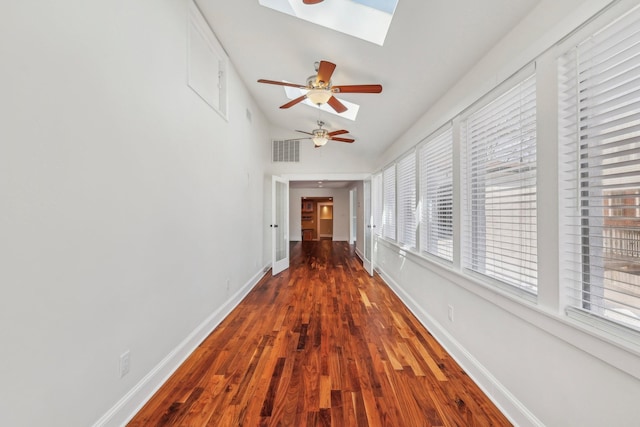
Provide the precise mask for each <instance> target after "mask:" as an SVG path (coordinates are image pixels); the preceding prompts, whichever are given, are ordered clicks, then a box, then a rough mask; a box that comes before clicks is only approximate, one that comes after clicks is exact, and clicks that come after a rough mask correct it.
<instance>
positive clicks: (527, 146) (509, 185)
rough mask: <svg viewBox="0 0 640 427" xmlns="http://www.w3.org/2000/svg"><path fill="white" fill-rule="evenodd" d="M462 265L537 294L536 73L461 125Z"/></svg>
mask: <svg viewBox="0 0 640 427" xmlns="http://www.w3.org/2000/svg"><path fill="white" fill-rule="evenodd" d="M462 133H463V138H464V139H463V141H464V144H465V146H464V155H465V161H466V166H465V168H464V170H465V172H466V174H465V195H464V199H465V221H464V222H465V230H464V239H465V245H464V251H463V265H464V266H465V268H467V269H470V270H472V271H474V272H477V273H480V274H483V275H485V276H489V277H491V278H493V279H496V280H499V281H501V282H503V283H506V284H508V285H511V286H514V287H517V288H521V289H524V290H526V291H528V292H532V293H537V247H536V246H537V237H536V233H537V229H536V223H537V220H536V209H537V207H536V79H535V74H533V75H530V76H529V77H526V78H524V79H522V80H521V81H520V82H519V83H518V84H516V86H515V87H513V88H512V89H510V90H509V91H507V92H506V93H504V94H503V95H501V96H500V97H498V98H497V99H495V100H494V101H492V102H490V103H488V104H487V105H485V106H483V107H482V108H480V109H479V110H477V111H476V112H474V113H471V114H470V115H469V116H468V117H467V118H466V119H465V120H464V121H463V123H462Z"/></svg>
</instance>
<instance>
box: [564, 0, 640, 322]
mask: <svg viewBox="0 0 640 427" xmlns="http://www.w3.org/2000/svg"><path fill="white" fill-rule="evenodd" d="M558 65H559V66H558V73H559V75H558V78H559V129H560V135H559V138H560V142H561V144H562V154H563V155H564V162H561V165H563V166H564V168H563V170H561V173H564V174H565V176H566V178H567V179H565V180H562V181H561V182H566V183H567V185H566V187H565V188H564V191H565V192H564V195H565V197H563V200H564V201H565V206H564V208H565V212H566V216H567V217H568V218H569V220H570V224H569V227H567V232H566V233H565V235H564V240H565V243H566V252H567V254H568V258H569V259H568V261H569V262H570V268H567V269H566V271H565V275H566V279H567V280H565V283H568V288H567V292H566V296H567V302H568V305H569V306H570V307H574V308H576V309H579V310H580V311H582V312H586V313H588V314H592V315H595V316H597V317H604V318H606V319H609V320H611V321H614V322H616V323H621V324H624V325H626V326H631V327H633V328H636V329H638V330H640V218H639V217H638V212H639V211H640V204H639V202H640V9H636V10H635V11H632V12H630V13H629V14H627V15H625V16H623V17H622V18H620V19H618V20H617V21H615V22H613V23H612V24H610V25H608V26H607V27H605V28H603V29H602V30H600V31H598V32H597V33H595V34H591V35H589V37H588V38H587V39H586V40H584V41H583V42H581V43H578V44H577V45H576V46H574V47H573V48H571V49H570V50H569V51H567V52H566V53H565V54H564V55H562V57H561V58H560V59H559V63H558ZM569 312H570V314H571V313H572V312H571V310H570V311H569Z"/></svg>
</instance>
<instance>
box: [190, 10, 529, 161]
mask: <svg viewBox="0 0 640 427" xmlns="http://www.w3.org/2000/svg"><path fill="white" fill-rule="evenodd" d="M283 1H287V0H283ZM288 1H289V2H300V3H301V2H302V0H288ZM350 1H352V0H325V1H324V2H323V3H324V4H326V3H330V2H350ZM196 3H197V4H198V6H199V7H200V9H201V10H202V12H203V14H204V15H205V18H206V19H207V20H208V22H209V24H210V25H211V26H212V28H213V30H214V32H215V34H216V36H217V37H218V39H219V40H220V42H221V44H222V45H223V47H224V48H225V50H226V51H227V54H228V55H229V58H230V60H231V62H232V64H233V66H234V67H235V69H236V70H237V72H238V73H239V75H240V77H241V79H242V80H243V82H244V84H245V85H246V87H247V88H248V90H249V91H250V93H251V94H252V96H253V97H254V99H255V100H256V102H257V104H258V106H259V108H260V109H261V110H262V112H263V113H264V114H265V115H266V117H267V119H268V120H269V121H270V122H271V124H272V126H273V129H274V135H272V136H274V137H278V138H292V137H299V136H300V134H296V133H295V132H294V130H295V129H301V130H309V131H310V130H312V129H314V128H316V127H317V126H316V121H317V120H318V116H319V112H318V110H317V108H315V107H310V106H306V105H296V106H294V107H292V108H290V109H280V108H278V107H279V106H280V105H282V104H284V103H286V102H288V99H287V98H286V97H285V94H284V90H283V89H282V87H279V86H272V85H265V84H260V83H258V82H257V80H258V79H260V78H265V79H271V80H286V81H289V82H294V83H301V84H305V82H306V78H307V77H308V76H310V75H312V74H315V73H314V62H316V61H319V60H328V61H331V62H333V63H335V64H336V65H337V67H336V69H335V72H334V74H333V77H332V80H333V82H334V84H340V85H350V84H369V83H379V84H382V86H383V91H382V93H381V94H343V95H341V97H342V99H345V100H347V101H351V102H355V103H357V104H359V105H360V110H359V113H358V116H357V119H356V121H350V120H347V119H344V118H342V117H337V116H334V115H330V114H328V113H324V112H323V113H321V118H322V120H324V121H325V122H326V126H325V127H326V128H327V129H329V130H335V129H347V130H349V131H350V136H352V137H353V138H355V139H356V142H355V143H353V144H350V146H349V150H353V153H354V154H355V155H360V154H361V155H367V156H378V155H380V154H382V153H383V152H384V150H385V149H386V148H387V147H388V146H389V145H390V144H392V143H393V142H394V141H395V140H396V139H397V138H398V137H400V136H401V135H402V134H403V133H404V132H405V131H406V130H407V129H408V128H409V127H410V126H411V125H412V124H413V123H414V122H415V121H416V120H417V119H418V118H419V117H420V116H422V115H423V114H424V113H425V112H426V111H427V110H428V109H429V108H430V107H431V106H432V105H433V103H434V102H436V101H437V100H438V99H439V98H440V97H441V96H442V95H443V94H444V93H445V92H446V91H447V90H448V89H449V88H451V87H452V86H453V85H454V84H455V83H456V81H457V80H459V79H460V78H461V77H462V76H464V75H465V74H466V72H467V71H468V70H469V69H470V68H471V67H472V66H473V65H474V64H475V63H476V62H477V61H478V60H479V59H480V58H481V57H482V56H483V55H484V54H485V53H487V52H488V50H489V49H491V47H492V46H493V45H494V44H495V43H496V42H497V41H498V40H500V39H501V38H502V37H504V36H505V35H506V34H507V33H508V32H509V30H510V29H511V28H513V27H514V26H515V25H516V24H517V23H518V22H519V21H520V20H521V19H522V18H523V17H524V16H525V15H526V14H527V13H528V12H529V11H531V9H532V8H533V7H535V6H536V5H537V3H539V0H482V1H477V0H399V1H398V5H397V8H396V12H395V15H394V17H393V20H392V22H391V26H390V28H389V32H388V34H387V37H386V40H385V42H384V45H383V46H379V45H376V44H374V43H370V42H367V41H364V40H361V39H358V38H355V37H352V36H349V35H346V34H343V33H340V32H337V31H334V30H331V29H328V28H325V27H322V26H319V25H316V24H312V23H309V22H307V21H303V20H300V19H298V18H296V17H293V16H290V15H287V14H283V13H280V12H277V11H274V10H272V9H269V8H266V7H264V6H261V5H260V4H259V3H258V0H235V1H220V0H196ZM323 3H320V4H319V5H309V6H305V7H308V8H314V7H321V6H322V5H323ZM352 19H353V20H354V22H356V21H357V20H358V16H353V17H352ZM416 142H417V141H416Z"/></svg>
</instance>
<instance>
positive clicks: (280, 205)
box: [271, 175, 289, 275]
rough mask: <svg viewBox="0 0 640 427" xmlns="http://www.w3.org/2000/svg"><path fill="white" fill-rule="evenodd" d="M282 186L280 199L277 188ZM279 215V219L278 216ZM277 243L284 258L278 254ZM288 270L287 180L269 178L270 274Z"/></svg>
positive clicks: (277, 177)
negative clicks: (282, 250)
mask: <svg viewBox="0 0 640 427" xmlns="http://www.w3.org/2000/svg"><path fill="white" fill-rule="evenodd" d="M279 185H280V186H283V187H284V188H283V193H282V198H279V197H278V186H279ZM278 213H280V214H281V217H279V216H278ZM278 242H279V243H280V245H282V247H283V249H284V254H283V255H284V256H282V257H280V255H281V254H280V253H278ZM288 268H289V180H287V179H286V178H281V177H279V176H276V175H272V176H271V274H273V275H276V274H278V273H280V272H282V271H284V270H286V269H288Z"/></svg>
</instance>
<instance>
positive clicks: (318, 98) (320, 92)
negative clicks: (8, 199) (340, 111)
mask: <svg viewBox="0 0 640 427" xmlns="http://www.w3.org/2000/svg"><path fill="white" fill-rule="evenodd" d="M332 96H333V93H331V90H329V89H311V90H309V92H307V99H309V101H311V102H313V103H314V104H316V105H318V104H326V103H327V102H328V101H329V99H330V98H331V97H332Z"/></svg>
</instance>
